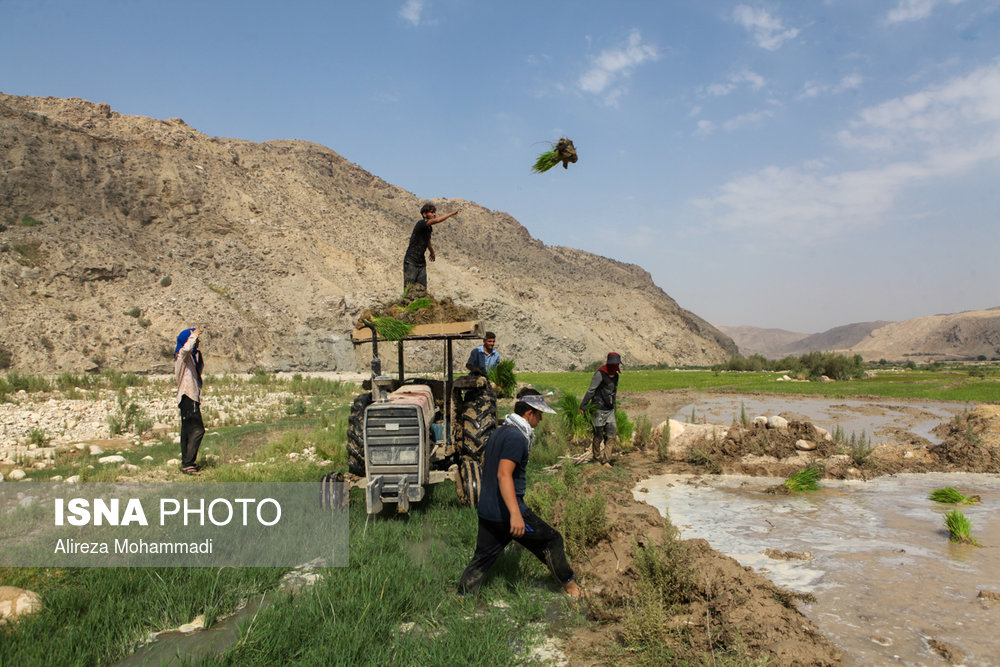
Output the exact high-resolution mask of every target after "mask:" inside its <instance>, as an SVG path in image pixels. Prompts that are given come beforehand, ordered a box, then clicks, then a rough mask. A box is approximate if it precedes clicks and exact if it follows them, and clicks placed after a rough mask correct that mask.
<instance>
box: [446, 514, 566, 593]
mask: <svg viewBox="0 0 1000 667" xmlns="http://www.w3.org/2000/svg"><path fill="white" fill-rule="evenodd" d="M521 515H522V516H523V518H524V528H525V530H524V535H523V536H521V537H511V534H510V523H503V522H500V523H498V522H496V521H487V520H486V519H484V518H483V517H479V536H478V537H477V538H476V553H475V554H473V556H472V560H471V561H469V565H468V567H466V568H465V572H463V573H462V578H461V579H460V580H459V582H458V594H459V595H465V594H466V593H476V592H478V591H479V588H480V586H482V585H483V581H485V579H486V573H487V572H489V571H490V568H491V567H492V566H493V563H494V562H496V559H497V558H499V557H500V554H502V553H503V550H504V548H505V547H506V546H507V545H508V544H510V541H511V540H517V542H518V544H520V545H521V546H523V547H524V548H525V549H527V550H528V551H530V552H531V553H533V554H535V557H536V558H538V560H540V561H542V562H543V563H545V565H547V566H548V568H549V570H550V571H551V572H552V575H553V576H554V577H555V578H556V579H557V580H558V581H559V583H560V584H566V583H569V582H570V581H571V580H572V579H573V568H571V567H570V566H569V562H568V561H567V560H566V550H565V548H564V547H563V538H562V535H560V534H559V531H558V530H556V529H555V528H553V527H552V526H550V525H549V524H547V523H545V522H544V521H542V520H541V518H539V516H538V515H537V514H535V513H534V512H532V511H531V510H530V509H527V508H524V507H522V508H521Z"/></svg>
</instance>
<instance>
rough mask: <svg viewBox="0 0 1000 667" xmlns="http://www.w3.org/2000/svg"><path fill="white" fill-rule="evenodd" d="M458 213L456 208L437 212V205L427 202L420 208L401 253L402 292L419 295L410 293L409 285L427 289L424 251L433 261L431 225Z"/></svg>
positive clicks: (420, 289) (420, 290)
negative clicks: (407, 241)
mask: <svg viewBox="0 0 1000 667" xmlns="http://www.w3.org/2000/svg"><path fill="white" fill-rule="evenodd" d="M456 213H458V210H457V209H456V210H454V211H451V212H449V213H445V214H444V215H440V216H439V215H438V214H437V207H436V206H434V204H432V203H430V202H427V203H426V204H424V205H423V206H422V207H421V208H420V217H421V219H420V220H418V221H417V224H415V225H413V232H412V233H411V234H410V245H409V246H407V248H406V254H405V255H403V292H404V293H406V294H408V295H409V296H419V294H413V293H411V288H410V286H411V285H419V286H420V287H419V288H416V291H417V292H421V293H422V292H426V291H427V262H426V260H424V253H425V252H427V251H430V260H431V261H432V262H433V261H434V246H432V245H431V226H432V225H436V224H438V223H439V222H444V221H445V220H447V219H448V218H450V217H451V216H453V215H455V214H456Z"/></svg>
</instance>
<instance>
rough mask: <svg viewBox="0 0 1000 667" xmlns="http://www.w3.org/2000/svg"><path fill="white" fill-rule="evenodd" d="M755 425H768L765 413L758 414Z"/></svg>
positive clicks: (754, 420)
mask: <svg viewBox="0 0 1000 667" xmlns="http://www.w3.org/2000/svg"><path fill="white" fill-rule="evenodd" d="M753 423H754V426H758V425H759V426H767V417H765V416H764V415H757V416H756V417H754V418H753Z"/></svg>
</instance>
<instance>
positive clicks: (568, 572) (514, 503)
mask: <svg viewBox="0 0 1000 667" xmlns="http://www.w3.org/2000/svg"><path fill="white" fill-rule="evenodd" d="M546 412H547V413H549V414H555V410H553V409H552V408H550V407H549V406H548V405H546V404H545V401H544V399H542V397H541V396H540V395H539V394H538V392H537V391H535V390H533V389H524V390H521V391H520V392H519V393H518V395H517V402H516V403H515V404H514V413H513V414H510V415H507V419H506V420H505V421H504V424H503V426H501V427H500V428H498V429H497V430H495V431H494V432H493V435H491V436H490V439H489V440H487V442H486V450H485V454H484V456H483V471H482V491H481V493H480V496H479V506H478V507H477V512H478V514H479V535H478V537H477V538H476V551H475V553H474V554H473V556H472V560H471V561H469V565H468V567H466V568H465V571H464V572H463V573H462V578H461V579H460V580H459V582H458V594H459V595H465V594H466V593H476V592H477V591H479V588H480V587H481V586H482V585H483V581H484V580H485V579H486V574H487V573H488V572H489V570H490V567H492V565H493V563H494V562H496V559H497V558H499V557H500V554H501V553H503V550H504V549H505V548H506V547H507V545H508V544H510V541H511V540H517V542H518V543H519V544H521V546H523V547H524V548H525V549H527V550H528V551H530V552H531V553H533V554H535V556H536V557H537V558H538V560H540V561H542V562H543V563H544V564H545V565H546V566H548V568H549V570H550V571H551V572H552V574H553V576H555V578H556V580H558V581H559V583H560V584H561V585H562V588H563V591H565V592H566V593H567V594H568V595H572V596H574V597H579V596H580V595H581V593H582V591H581V590H580V587H579V586H578V585H577V583H576V582H575V581H573V569H572V568H571V567H570V566H569V562H568V561H567V560H566V550H565V548H564V546H563V538H562V535H560V534H559V531H557V530H556V529H555V528H553V527H552V526H550V525H548V524H547V523H545V522H544V521H542V519H541V518H539V517H538V515H537V514H535V513H534V512H532V511H531V509H529V508H528V506H527V505H525V504H524V492H525V490H526V487H527V478H526V476H525V471H526V469H527V467H528V455H529V454H530V453H531V442H532V438H533V437H534V434H535V427H537V426H538V424H539V422H541V421H542V414H544V413H546Z"/></svg>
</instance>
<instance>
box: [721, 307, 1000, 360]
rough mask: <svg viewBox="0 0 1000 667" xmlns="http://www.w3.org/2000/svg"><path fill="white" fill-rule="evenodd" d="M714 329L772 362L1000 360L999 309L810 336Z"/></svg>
mask: <svg viewBox="0 0 1000 667" xmlns="http://www.w3.org/2000/svg"><path fill="white" fill-rule="evenodd" d="M718 328H719V330H720V331H722V332H723V333H725V334H726V335H728V336H731V337H732V338H733V340H734V341H735V342H736V344H737V345H738V346H739V349H740V353H741V354H743V355H750V354H761V355H763V356H765V357H768V358H770V359H780V358H782V357H786V356H797V355H801V354H805V353H806V352H812V351H817V350H833V351H838V352H844V353H846V354H860V355H861V356H862V357H863V358H864V359H865V360H866V361H878V360H880V359H887V360H890V361H903V360H909V359H913V360H914V361H921V362H926V361H935V360H941V361H947V360H974V359H979V358H981V357H985V358H986V359H998V358H1000V308H992V309H988V310H973V311H966V312H962V313H954V314H949V315H929V316H927V317H917V318H913V319H909V320H903V321H901V322H883V321H877V322H858V323H855V324H847V325H844V326H840V327H834V328H833V329H829V330H828V331H824V332H822V333H818V334H811V335H807V334H800V333H795V332H792V331H785V330H783V329H760V328H756V327H746V326H744V327H723V326H720V327H718Z"/></svg>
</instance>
